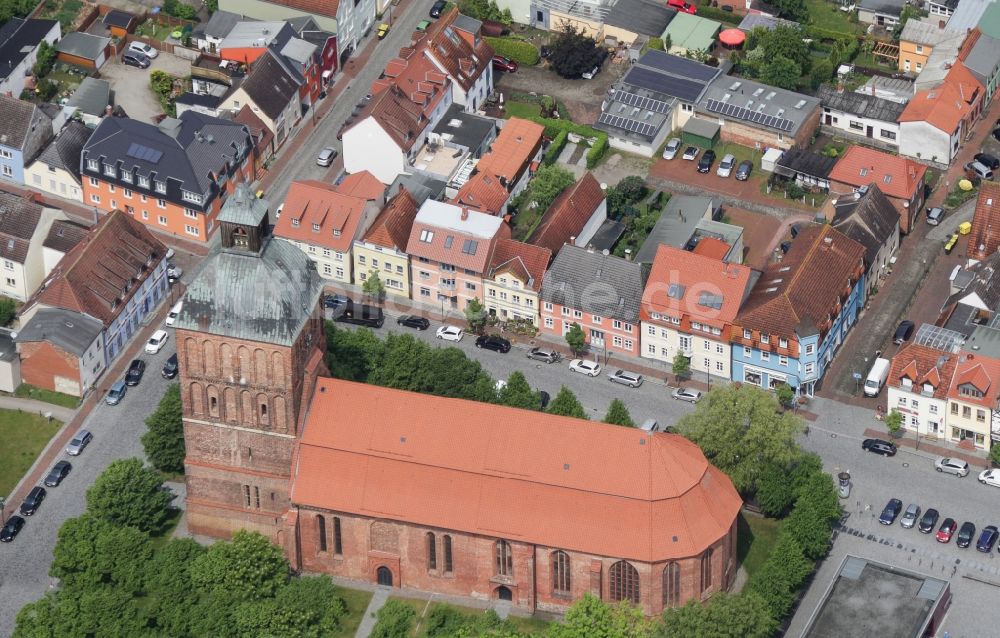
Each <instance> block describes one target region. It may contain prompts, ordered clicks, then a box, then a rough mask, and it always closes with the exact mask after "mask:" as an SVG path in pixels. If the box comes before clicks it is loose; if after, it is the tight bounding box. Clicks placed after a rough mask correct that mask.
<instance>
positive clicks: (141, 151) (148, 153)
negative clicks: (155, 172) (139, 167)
mask: <svg viewBox="0 0 1000 638" xmlns="http://www.w3.org/2000/svg"><path fill="white" fill-rule="evenodd" d="M125 154H126V155H128V156H129V157H134V158H135V159H139V160H142V161H144V162H150V163H151V164H155V163H157V162H159V161H160V158H161V157H163V151H157V150H156V149H152V148H149V147H148V146H143V145H142V144H136V143H135V142H132V143H131V144H129V147H128V150H127V151H126V152H125Z"/></svg>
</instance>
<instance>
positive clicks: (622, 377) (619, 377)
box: [608, 370, 642, 388]
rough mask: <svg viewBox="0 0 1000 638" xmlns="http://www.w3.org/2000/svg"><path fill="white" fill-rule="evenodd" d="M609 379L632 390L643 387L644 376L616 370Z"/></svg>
mask: <svg viewBox="0 0 1000 638" xmlns="http://www.w3.org/2000/svg"><path fill="white" fill-rule="evenodd" d="M608 379H610V380H611V381H613V382H614V383H620V384H622V385H627V386H628V387H630V388H638V387H639V386H640V385H642V375H641V374H636V373H635V372H628V371H626V370H615V371H614V372H612V373H611V374H609V375H608Z"/></svg>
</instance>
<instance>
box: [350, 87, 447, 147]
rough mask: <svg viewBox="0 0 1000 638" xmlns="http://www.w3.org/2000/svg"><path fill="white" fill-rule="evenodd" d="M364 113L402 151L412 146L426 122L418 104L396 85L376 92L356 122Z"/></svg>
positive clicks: (361, 118) (362, 117)
mask: <svg viewBox="0 0 1000 638" xmlns="http://www.w3.org/2000/svg"><path fill="white" fill-rule="evenodd" d="M366 115H367V116H371V118H372V119H374V120H375V121H376V122H377V123H378V125H379V126H380V127H381V128H382V130H383V131H385V132H386V134H387V135H388V136H389V137H390V138H392V140H393V142H395V143H396V145H397V146H399V148H400V149H402V150H403V151H409V150H410V149H411V148H413V145H414V144H416V142H417V139H418V136H419V135H420V133H421V132H422V131H423V130H424V128H426V127H427V124H428V120H427V116H426V115H425V114H424V112H423V109H422V108H421V107H420V105H418V104H414V103H413V102H411V101H410V100H409V99H408V98H407V96H406V95H405V94H404V93H403V91H402V90H400V89H399V88H398V87H396V86H390V87H386V88H383V89H382V90H381V91H379V92H378V93H376V94H375V97H374V98H372V101H371V102H370V103H369V104H368V106H367V107H365V110H364V111H362V112H361V115H360V116H359V118H358V120H357V122H360V121H361V120H363V119H364V117H365V116H366ZM357 122H355V125H356V124H357ZM345 135H346V133H345Z"/></svg>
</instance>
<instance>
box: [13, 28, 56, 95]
mask: <svg viewBox="0 0 1000 638" xmlns="http://www.w3.org/2000/svg"><path fill="white" fill-rule="evenodd" d="M55 25H56V21H55V20H38V19H30V20H25V19H23V18H11V19H10V20H8V21H7V22H6V23H4V25H3V26H0V60H3V61H4V64H2V65H0V79H2V80H6V79H7V78H8V77H9V76H10V73H11V71H13V70H14V69H15V68H17V66H18V65H19V64H21V60H23V59H24V58H26V57H27V56H28V53H30V52H31V51H32V50H34V48H35V47H37V46H38V44H39V43H40V42H41V41H42V39H43V38H44V37H45V36H46V34H48V32H49V31H51V30H52V27H54V26H55Z"/></svg>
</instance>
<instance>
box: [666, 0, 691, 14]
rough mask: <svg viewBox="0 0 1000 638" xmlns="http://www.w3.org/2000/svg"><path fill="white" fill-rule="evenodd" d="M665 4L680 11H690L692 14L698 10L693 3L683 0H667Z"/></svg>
mask: <svg viewBox="0 0 1000 638" xmlns="http://www.w3.org/2000/svg"><path fill="white" fill-rule="evenodd" d="M667 6H668V7H671V8H673V9H677V10H678V11H680V12H681V13H690V14H691V15H694V14H695V13H697V12H698V7H696V6H694V5H693V4H689V3H687V2H684V0H667Z"/></svg>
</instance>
